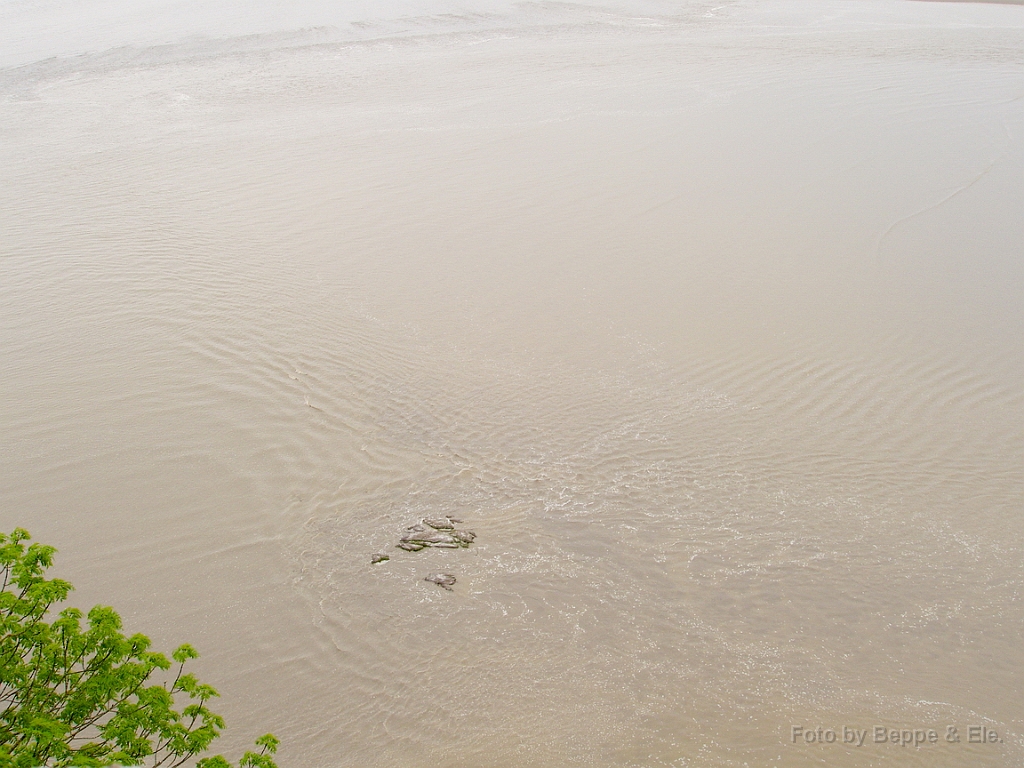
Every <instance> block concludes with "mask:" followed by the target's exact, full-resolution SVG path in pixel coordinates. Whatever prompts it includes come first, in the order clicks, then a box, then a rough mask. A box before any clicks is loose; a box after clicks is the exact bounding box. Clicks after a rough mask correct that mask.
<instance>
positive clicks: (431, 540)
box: [370, 515, 476, 592]
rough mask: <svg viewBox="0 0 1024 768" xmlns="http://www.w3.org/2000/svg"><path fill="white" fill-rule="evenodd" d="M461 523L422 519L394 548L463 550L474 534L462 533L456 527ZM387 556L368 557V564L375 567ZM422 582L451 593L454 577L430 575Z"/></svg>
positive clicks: (474, 536) (408, 529)
mask: <svg viewBox="0 0 1024 768" xmlns="http://www.w3.org/2000/svg"><path fill="white" fill-rule="evenodd" d="M460 523H462V521H461V520H459V519H458V518H457V517H450V516H447V515H446V516H445V517H433V518H424V519H423V520H421V521H420V522H418V523H416V524H415V525H410V526H409V527H408V528H406V529H405V534H404V535H403V536H402V539H401V541H399V542H398V544H396V545H395V546H396V547H398V548H399V549H404V550H405V551H406V552H419V551H420V550H421V549H427V548H428V547H435V548H437V549H463V548H465V547H468V546H469V545H470V544H472V543H473V540H474V539H475V538H476V534H475V533H473V531H462V530H459V529H458V528H456V527H455V526H456V525H459V524H460ZM390 559H391V558H390V557H389V556H388V555H385V554H383V553H380V552H378V553H377V554H375V555H371V556H370V564H371V565H377V564H378V563H384V562H387V561H388V560H390ZM423 580H424V581H429V582H430V583H431V584H437V586H439V587H441V588H442V589H445V590H447V591H449V592H452V591H453V590H452V584H454V583H455V576H453V575H452V574H450V573H432V574H430V575H429V576H426V577H424V579H423Z"/></svg>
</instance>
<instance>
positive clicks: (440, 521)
mask: <svg viewBox="0 0 1024 768" xmlns="http://www.w3.org/2000/svg"><path fill="white" fill-rule="evenodd" d="M461 522H462V521H461V520H459V519H457V518H454V517H442V518H426V519H424V520H423V522H421V523H417V524H416V525H410V526H409V527H408V528H406V529H405V530H406V533H405V535H404V536H402V540H401V541H400V542H399V543H398V544H396V545H395V546H397V547H398V548H399V549H404V550H405V551H406V552H419V551H420V550H421V549H426V548H427V547H436V548H437V549H460V548H462V547H468V546H469V545H470V544H472V543H473V539H475V538H476V534H475V533H473V531H460V530H459V529H458V528H456V527H455V526H456V525H457V524H459V523H461Z"/></svg>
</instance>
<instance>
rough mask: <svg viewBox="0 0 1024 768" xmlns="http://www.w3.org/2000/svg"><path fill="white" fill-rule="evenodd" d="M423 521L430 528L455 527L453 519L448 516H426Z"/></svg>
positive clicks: (446, 529)
mask: <svg viewBox="0 0 1024 768" xmlns="http://www.w3.org/2000/svg"><path fill="white" fill-rule="evenodd" d="M423 522H424V523H426V524H427V525H429V526H430V527H431V528H436V529H438V530H445V531H449V530H451V529H452V528H454V527H455V521H454V520H452V519H451V518H450V517H435V518H427V519H425V520H424V521H423Z"/></svg>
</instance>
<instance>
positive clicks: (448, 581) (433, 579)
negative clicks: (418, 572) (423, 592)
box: [423, 573, 455, 592]
mask: <svg viewBox="0 0 1024 768" xmlns="http://www.w3.org/2000/svg"><path fill="white" fill-rule="evenodd" d="M423 580H424V581H429V582H430V583H431V584H437V586H439V587H442V588H444V589H447V590H448V591H449V592H452V591H453V590H452V584H454V583H455V577H454V576H452V575H451V574H450V573H432V574H430V575H429V576H427V577H425V578H424V579H423Z"/></svg>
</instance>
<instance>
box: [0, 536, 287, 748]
mask: <svg viewBox="0 0 1024 768" xmlns="http://www.w3.org/2000/svg"><path fill="white" fill-rule="evenodd" d="M30 538H31V537H30V536H29V534H28V533H27V532H26V531H24V530H22V529H20V528H18V529H16V530H15V531H14V532H13V533H11V534H10V535H7V534H4V533H0V582H2V591H0V768H7V767H8V766H10V768H40V767H41V766H54V767H56V766H110V765H125V766H128V765H151V766H154V768H156V767H161V768H174V767H175V766H180V765H183V764H184V763H187V762H189V761H193V760H194V761H195V765H196V768H230V767H231V764H230V763H229V762H228V761H227V760H225V759H224V758H223V757H221V756H220V755H217V756H215V757H201V756H202V755H203V754H204V753H205V752H206V751H207V749H208V748H209V746H210V744H211V743H212V742H213V741H214V740H215V739H216V738H217V737H218V736H220V732H221V730H222V729H223V728H224V720H223V718H221V716H220V715H218V714H216V713H215V712H213V711H212V710H211V709H210V708H209V707H208V706H207V703H208V702H209V701H210V700H211V699H213V698H216V697H217V695H218V694H217V691H215V690H214V689H213V688H211V687H210V686H209V685H205V684H203V683H201V682H200V681H199V680H198V679H196V677H195V675H193V674H191V673H189V672H186V671H185V665H186V663H187V662H188V661H189V660H191V659H195V658H197V657H198V654H197V653H196V652H195V650H194V649H193V648H192V647H191V646H189V645H183V646H181V647H180V648H178V649H177V650H176V651H174V653H173V654H171V658H170V659H168V658H167V657H166V656H164V655H163V654H162V653H157V652H154V651H152V650H150V645H151V643H150V640H149V638H148V637H146V636H145V635H140V634H136V635H132V636H130V637H128V636H126V635H124V634H122V632H121V617H120V616H118V615H117V613H116V612H115V611H114V610H113V609H112V608H106V607H103V606H96V607H95V608H93V609H92V610H91V611H89V613H88V615H83V614H82V612H81V611H80V610H78V609H77V608H65V609H64V610H62V611H60V612H59V613H57V614H56V615H55V616H54V615H53V611H52V610H51V609H53V608H54V606H55V605H57V604H58V603H61V602H63V601H65V600H66V599H67V596H68V594H69V593H70V592H71V590H72V589H73V587H72V586H71V584H69V583H68V582H66V581H62V580H60V579H46V578H44V573H45V572H46V569H47V568H49V567H50V566H52V565H53V555H54V553H55V552H56V550H55V549H54V548H53V547H49V546H45V545H42V544H38V543H33V544H31V545H29V546H26V542H27V541H28V540H29V539H30ZM161 677H162V678H164V682H154V681H155V680H157V679H159V678H161ZM182 704H183V706H180V705H182ZM179 706H180V711H179V709H178V707H179ZM277 744H278V741H277V739H276V738H274V736H273V735H271V734H269V733H268V734H267V735H265V736H262V737H260V738H259V739H257V740H256V746H257V747H258V751H248V752H246V753H245V754H244V755H243V756H242V758H241V760H240V761H239V766H240V767H241V768H276V765H275V763H274V761H273V757H272V755H273V754H274V753H275V752H276V751H277Z"/></svg>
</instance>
